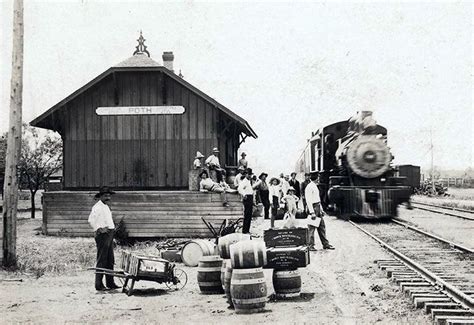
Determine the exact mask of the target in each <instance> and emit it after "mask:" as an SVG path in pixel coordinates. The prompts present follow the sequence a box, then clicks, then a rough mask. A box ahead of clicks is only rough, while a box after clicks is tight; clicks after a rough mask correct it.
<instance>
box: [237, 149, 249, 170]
mask: <svg viewBox="0 0 474 325" xmlns="http://www.w3.org/2000/svg"><path fill="white" fill-rule="evenodd" d="M240 156H241V157H242V158H240V159H239V167H240V166H242V167H244V168H245V169H247V168H248V165H249V163H248V162H247V160H246V159H245V157H247V154H246V153H245V152H242V154H241V155H240Z"/></svg>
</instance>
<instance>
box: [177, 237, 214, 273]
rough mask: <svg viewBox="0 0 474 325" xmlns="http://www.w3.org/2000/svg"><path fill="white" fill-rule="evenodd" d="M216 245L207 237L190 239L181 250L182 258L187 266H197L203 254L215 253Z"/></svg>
mask: <svg viewBox="0 0 474 325" xmlns="http://www.w3.org/2000/svg"><path fill="white" fill-rule="evenodd" d="M215 248H216V245H215V244H214V243H212V242H210V241H208V240H205V239H194V240H190V241H188V242H187V243H186V244H185V245H184V246H183V249H182V250H181V259H182V260H183V263H184V264H186V265H187V266H197V265H198V263H199V260H200V259H201V258H202V257H203V256H209V255H214V253H215Z"/></svg>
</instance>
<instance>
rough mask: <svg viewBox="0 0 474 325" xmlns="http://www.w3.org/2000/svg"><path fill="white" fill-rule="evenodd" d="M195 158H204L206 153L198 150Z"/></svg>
mask: <svg viewBox="0 0 474 325" xmlns="http://www.w3.org/2000/svg"><path fill="white" fill-rule="evenodd" d="M194 158H195V159H199V158H204V155H203V154H202V153H201V152H200V151H197V152H196V157H194Z"/></svg>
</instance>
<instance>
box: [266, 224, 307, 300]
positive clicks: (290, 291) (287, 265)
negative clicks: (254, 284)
mask: <svg viewBox="0 0 474 325" xmlns="http://www.w3.org/2000/svg"><path fill="white" fill-rule="evenodd" d="M264 240H265V244H266V246H267V247H268V248H267V258H268V263H267V265H266V267H267V268H273V277H272V280H273V289H274V290H275V297H276V298H277V299H294V298H298V297H299V296H300V293H301V275H300V272H299V270H298V268H299V267H306V266H307V265H308V264H309V249H308V247H307V243H308V230H307V228H293V229H270V230H266V231H265V233H264Z"/></svg>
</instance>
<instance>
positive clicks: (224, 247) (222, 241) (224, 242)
mask: <svg viewBox="0 0 474 325" xmlns="http://www.w3.org/2000/svg"><path fill="white" fill-rule="evenodd" d="M241 240H250V235H249V234H242V233H233V234H228V235H226V236H224V237H221V238H219V243H218V244H217V250H218V251H219V255H220V256H221V257H222V258H225V259H229V258H230V250H229V249H230V248H229V247H230V245H232V244H234V243H237V242H239V241H241Z"/></svg>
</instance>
